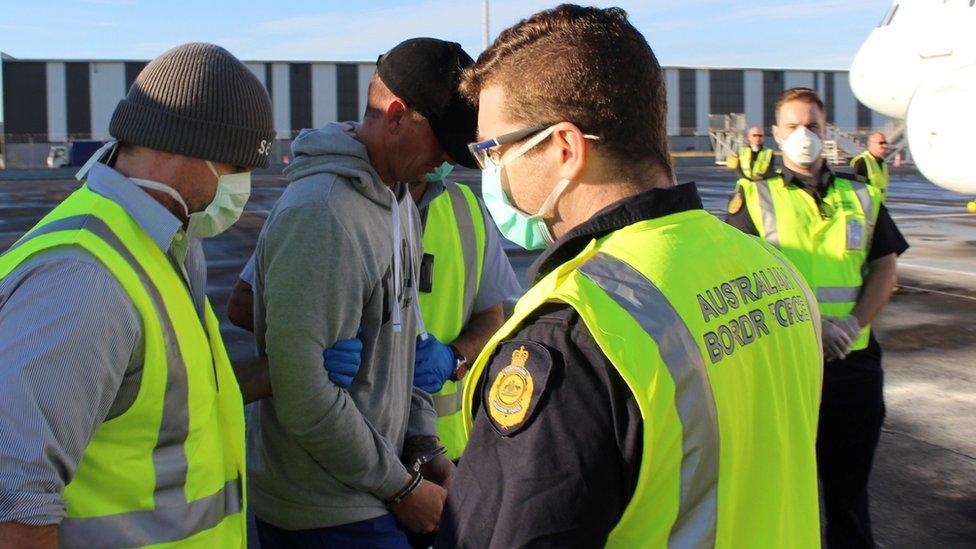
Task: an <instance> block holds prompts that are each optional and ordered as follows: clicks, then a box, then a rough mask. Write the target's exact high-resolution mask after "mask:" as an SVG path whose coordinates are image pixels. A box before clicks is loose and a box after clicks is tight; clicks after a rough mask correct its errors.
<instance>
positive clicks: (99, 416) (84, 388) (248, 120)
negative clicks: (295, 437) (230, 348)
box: [0, 43, 275, 548]
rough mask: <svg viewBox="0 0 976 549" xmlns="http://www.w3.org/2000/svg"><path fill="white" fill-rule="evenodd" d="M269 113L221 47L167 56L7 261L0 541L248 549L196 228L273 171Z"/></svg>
mask: <svg viewBox="0 0 976 549" xmlns="http://www.w3.org/2000/svg"><path fill="white" fill-rule="evenodd" d="M271 113H272V110H271V101H270V100H269V98H268V94H267V92H266V91H265V89H264V87H263V86H262V85H261V83H260V82H259V81H258V80H257V78H255V77H254V75H253V74H252V73H251V71H250V70H248V69H247V67H245V66H244V64H243V63H241V62H240V61H239V60H238V59H237V58H235V57H234V56H233V55H231V54H230V53H228V52H227V51H226V50H224V49H223V48H220V47H217V46H214V45H211V44H202V43H194V44H185V45H182V46H179V47H177V48H174V49H172V50H170V51H168V52H166V53H164V54H163V55H161V56H160V57H158V58H156V59H155V60H153V61H151V62H150V63H149V64H148V65H147V66H146V67H145V68H144V69H143V70H142V71H141V72H140V73H139V75H138V76H137V77H136V79H135V82H134V84H133V85H132V87H131V88H130V89H129V92H128V95H127V96H126V97H125V98H124V99H123V100H122V101H120V102H119V104H118V106H116V108H115V112H114V114H113V115H112V119H111V122H110V125H109V134H110V135H111V136H112V137H113V138H114V139H116V140H118V142H117V143H115V142H110V143H109V144H108V145H106V147H103V148H102V149H101V150H100V151H98V152H97V153H96V154H95V156H94V157H93V158H92V160H91V161H90V162H89V163H88V164H87V165H86V166H85V167H84V168H83V169H82V172H80V173H79V178H84V179H85V183H84V185H83V186H82V187H81V188H80V189H78V190H77V191H75V192H74V193H72V194H71V195H70V196H68V198H66V199H65V200H64V201H63V202H62V203H61V204H60V205H59V206H58V207H56V208H55V209H54V210H53V211H52V212H51V213H49V214H48V215H47V216H45V217H44V218H43V219H42V220H41V221H40V223H38V224H37V225H36V226H35V227H34V228H33V229H31V231H30V232H28V233H27V234H25V235H24V236H23V237H21V239H20V240H18V241H17V242H16V243H15V244H14V245H13V247H11V249H10V250H8V251H7V252H6V253H5V254H4V255H3V256H0V357H2V359H0V494H2V495H0V545H3V546H4V547H32V548H36V547H56V546H61V547H135V546H144V545H155V544H161V543H175V544H186V545H192V546H194V547H204V546H206V547H244V546H245V535H246V521H245V517H244V490H245V486H244V473H245V470H244V459H245V458H244V452H245V449H244V407H243V404H242V400H241V393H240V391H239V388H238V384H237V381H236V380H235V377H234V371H233V370H232V368H231V365H230V362H229V360H228V357H227V353H226V351H225V349H224V344H223V342H222V341H221V336H220V327H219V324H218V321H217V318H216V316H214V312H213V309H212V308H211V305H210V302H209V300H208V299H207V297H206V295H205V293H204V291H205V289H206V277H207V274H206V261H205V259H204V255H203V248H202V246H201V240H203V239H206V238H209V237H213V236H217V235H218V234H220V233H221V232H223V231H225V230H226V229H227V228H228V227H230V226H231V225H233V224H234V222H235V221H237V219H238V217H239V216H240V215H241V211H242V210H243V208H244V204H245V202H247V199H248V196H249V193H250V176H251V170H252V169H254V168H258V167H267V166H268V165H269V161H270V157H269V152H270V148H271V144H272V143H273V140H274V136H275V130H274V119H273V117H272V114H271ZM99 161H100V162H99Z"/></svg>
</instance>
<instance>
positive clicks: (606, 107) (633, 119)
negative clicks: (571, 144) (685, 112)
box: [461, 4, 673, 177]
mask: <svg viewBox="0 0 976 549" xmlns="http://www.w3.org/2000/svg"><path fill="white" fill-rule="evenodd" d="M527 75H530V77H528V78H527V77H526V76H527ZM490 85H500V86H502V88H503V89H504V90H505V92H506V95H507V97H508V100H507V102H506V110H507V114H508V115H509V117H510V118H512V119H513V120H515V121H519V122H524V123H526V124H532V125H535V124H555V123H557V122H562V121H567V122H572V123H573V124H575V125H577V126H578V127H579V128H580V129H581V130H582V131H584V132H586V133H591V134H594V135H597V136H599V137H600V140H599V141H598V142H596V144H595V145H596V146H597V147H598V148H599V149H600V150H602V151H605V152H606V154H608V155H609V156H611V157H612V158H614V159H616V160H620V161H623V162H630V163H636V164H638V166H635V167H639V168H644V167H647V166H648V165H649V164H653V166H654V167H658V168H660V169H662V170H664V171H666V173H667V174H668V175H669V176H671V177H673V168H672V166H671V157H670V155H669V153H668V132H667V94H666V92H665V90H664V72H663V71H662V70H661V65H660V64H659V63H658V61H657V58H656V57H655V56H654V52H653V51H651V47H650V45H648V43H647V40H645V39H644V36H643V35H641V33H640V32H639V31H638V30H637V29H636V28H634V26H633V25H631V24H630V22H629V21H628V20H627V13H626V12H625V11H624V10H622V9H620V8H607V9H600V8H594V7H582V6H577V5H573V4H563V5H560V6H557V7H555V8H553V9H549V10H545V11H541V12H539V13H536V14H535V15H533V16H531V17H529V18H528V19H525V20H523V21H521V22H519V23H518V24H516V25H515V26H513V27H511V28H509V29H506V30H505V31H503V32H502V33H501V34H499V35H498V38H497V39H495V42H494V43H493V44H492V45H491V47H490V48H488V49H487V50H485V51H484V52H483V53H482V54H481V56H480V57H479V58H478V61H477V63H475V65H474V66H473V67H469V68H468V69H467V70H465V73H464V77H463V80H462V83H461V91H462V93H463V94H464V95H465V96H466V97H467V98H468V100H470V101H471V102H473V103H475V104H477V101H478V94H479V93H480V92H481V90H482V89H483V88H485V87H487V86H490ZM626 170H627V167H623V169H622V170H621V173H622V174H624V173H626ZM631 171H633V170H632V169H631ZM636 176H637V177H640V175H639V174H637V175H636ZM644 177H646V175H645V176H644Z"/></svg>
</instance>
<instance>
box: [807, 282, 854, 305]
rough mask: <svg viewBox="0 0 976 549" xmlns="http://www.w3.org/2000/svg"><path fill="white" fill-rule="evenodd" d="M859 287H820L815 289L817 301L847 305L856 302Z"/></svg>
mask: <svg viewBox="0 0 976 549" xmlns="http://www.w3.org/2000/svg"><path fill="white" fill-rule="evenodd" d="M860 294H861V287H860V286H821V287H819V288H817V301H819V302H821V303H849V302H851V301H857V297H858V296H859V295H860Z"/></svg>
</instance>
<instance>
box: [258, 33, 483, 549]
mask: <svg viewBox="0 0 976 549" xmlns="http://www.w3.org/2000/svg"><path fill="white" fill-rule="evenodd" d="M471 64H472V60H471V58H470V57H469V56H468V55H467V54H466V53H465V52H464V51H463V50H462V49H461V47H460V45H458V44H456V43H451V42H444V41H441V40H435V39H430V38H418V39H412V40H408V41H406V42H403V43H402V44H400V45H398V46H397V47H395V48H393V49H392V50H391V51H390V52H388V53H387V54H385V55H384V56H382V57H380V59H379V61H378V63H377V73H376V75H375V76H374V77H373V79H372V81H371V82H370V86H369V93H368V102H369V104H368V107H367V110H366V114H365V117H364V119H363V121H362V123H361V124H358V125H356V124H348V123H343V124H339V123H335V124H328V125H326V126H325V127H323V128H321V129H316V130H305V131H303V132H302V133H301V134H300V135H299V136H298V138H297V139H296V140H295V142H294V144H293V145H292V154H293V157H294V161H293V162H292V163H291V164H290V165H289V166H288V168H287V170H286V174H287V175H288V178H289V179H290V180H291V184H290V185H289V186H288V188H287V189H286V190H285V192H284V194H283V195H282V196H281V198H280V199H279V201H278V203H277V204H276V205H275V207H274V209H273V210H272V212H271V214H270V216H269V218H268V221H267V223H266V224H265V226H264V229H263V230H262V232H261V236H260V238H259V240H258V245H257V250H256V252H255V276H254V329H255V330H254V331H255V335H256V336H257V343H258V349H259V352H261V353H262V354H266V355H267V356H268V362H269V369H270V378H271V390H272V392H273V395H274V397H273V399H265V400H262V401H260V402H259V403H258V404H257V409H256V410H255V412H256V413H255V414H254V415H253V416H252V417H253V419H254V421H253V422H252V423H251V429H252V431H251V432H250V433H249V455H248V459H249V467H250V469H249V470H250V476H249V480H250V481H251V492H250V497H251V499H250V502H251V508H252V509H253V510H254V513H255V515H256V517H257V529H258V534H259V537H260V538H261V542H262V544H264V545H266V546H271V547H276V546H312V545H314V546H320V545H321V544H325V545H335V546H346V545H355V546H359V547H374V546H375V547H398V546H406V544H407V540H406V536H405V534H404V532H403V530H401V527H402V528H406V529H408V530H410V531H413V532H417V533H426V532H430V531H432V530H434V529H435V528H436V527H437V524H438V521H439V518H440V514H441V510H442V507H443V503H444V499H445V497H446V492H445V489H444V486H446V485H447V484H448V482H449V481H450V478H451V474H452V473H453V465H452V464H451V462H450V461H449V460H447V459H446V458H445V457H444V456H443V455H438V454H437V451H436V450H437V449H438V446H439V441H438V438H437V431H436V426H435V419H436V417H435V412H434V409H433V406H432V402H431V397H430V395H428V394H427V393H425V392H423V391H421V390H419V389H414V388H413V373H414V372H413V370H414V354H415V338H416V336H417V334H418V333H421V334H422V333H423V326H422V321H421V319H420V315H419V310H418V308H417V291H418V286H419V284H418V274H419V273H418V271H419V267H420V260H421V229H420V221H419V216H418V213H417V209H416V207H415V205H414V202H413V200H412V198H411V196H410V194H409V192H408V189H407V187H406V185H404V184H403V183H406V182H412V181H419V180H420V179H421V178H423V176H424V175H425V174H427V173H428V172H431V171H433V170H434V169H436V168H437V167H438V166H440V165H441V164H442V163H443V162H452V163H459V164H463V165H467V166H473V165H474V160H473V158H471V156H470V155H469V153H468V151H467V148H466V144H467V142H468V141H470V140H472V139H473V136H474V128H475V125H476V114H475V111H474V110H473V108H472V107H470V106H469V105H468V104H467V103H466V102H465V100H464V99H463V98H461V97H460V95H459V94H458V82H459V79H460V73H461V71H462V70H463V69H464V68H465V67H467V66H469V65H471ZM357 334H358V338H359V339H360V340H361V341H362V344H363V348H362V366H361V369H360V371H359V372H358V374H356V376H355V379H354V381H353V382H352V384H351V385H350V386H349V387H348V389H347V390H343V389H341V388H340V387H339V386H338V385H336V384H335V383H333V381H331V380H330V379H329V377H328V372H327V371H326V370H325V369H323V368H322V353H323V350H324V349H326V348H328V347H331V346H333V345H334V344H335V343H336V342H337V341H339V340H342V339H347V338H354V337H357ZM415 464H416V466H415Z"/></svg>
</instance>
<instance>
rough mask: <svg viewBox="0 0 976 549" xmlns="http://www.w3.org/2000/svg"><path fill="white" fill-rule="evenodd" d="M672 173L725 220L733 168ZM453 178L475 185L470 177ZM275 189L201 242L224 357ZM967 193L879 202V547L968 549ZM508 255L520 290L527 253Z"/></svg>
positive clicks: (38, 213)
mask: <svg viewBox="0 0 976 549" xmlns="http://www.w3.org/2000/svg"><path fill="white" fill-rule="evenodd" d="M63 174H64V172H63V171H59V172H57V173H52V174H51V175H52V176H53V178H51V179H45V178H44V175H43V174H42V175H40V176H37V175H34V176H32V177H34V179H16V180H10V179H8V178H4V177H0V250H6V249H7V247H8V246H9V245H10V244H12V243H13V242H14V241H15V240H16V239H17V238H18V237H19V236H20V235H21V234H23V232H24V231H26V230H27V229H29V228H30V227H31V226H32V225H33V224H34V223H36V221H37V220H38V219H40V218H41V217H42V216H43V215H44V214H45V213H47V212H48V211H49V210H50V209H52V208H53V207H54V206H55V205H56V204H57V203H58V202H59V201H60V200H62V199H63V198H64V197H66V196H67V195H68V194H69V193H70V192H71V191H72V190H73V189H75V188H76V187H77V186H78V182H77V181H74V180H73V179H67V178H64V175H63ZM0 175H2V172H0ZM8 175H9V174H8ZM678 176H679V177H678V179H679V181H682V182H683V181H695V182H696V183H697V184H698V186H699V190H700V192H701V195H702V197H703V199H704V202H705V206H706V208H707V209H708V210H709V211H710V212H712V213H714V214H716V215H723V213H724V209H725V204H726V202H727V201H728V199H729V197H730V195H731V193H732V189H733V182H734V177H732V175H731V172H728V171H726V170H724V169H723V168H718V167H679V169H678ZM25 177H26V176H25ZM452 178H453V179H457V180H460V181H465V182H468V183H471V184H473V186H475V187H477V186H478V185H477V180H478V178H477V173H476V172H473V171H470V170H460V169H459V170H457V171H456V173H455V174H453V175H452ZM285 184H286V181H285V180H284V178H283V177H281V176H277V175H268V174H263V175H256V176H255V177H254V182H253V189H252V195H251V200H250V201H249V202H248V205H247V210H246V211H245V213H244V215H243V216H242V218H241V220H240V221H239V222H238V223H237V224H236V225H235V226H234V227H233V228H231V229H230V230H229V231H227V232H226V233H225V234H223V235H221V236H219V237H217V238H214V239H210V240H208V241H206V242H205V244H204V248H205V251H206V255H207V261H208V283H207V289H208V294H209V295H210V297H211V300H212V301H213V304H214V308H215V310H217V311H218V315H220V316H221V317H222V318H221V331H222V333H223V335H224V339H225V342H226V343H227V346H228V349H229V351H230V354H231V356H232V358H233V357H243V356H247V355H250V354H253V353H254V347H253V338H252V337H251V335H250V334H249V333H247V332H245V331H243V330H240V329H238V328H235V327H233V326H232V325H230V323H229V322H228V321H227V319H226V316H225V315H223V311H225V307H226V303H227V296H228V294H229V292H230V289H231V288H232V287H233V284H234V281H235V280H236V278H237V275H238V273H239V272H240V269H241V267H242V266H243V265H244V263H245V262H246V261H247V258H248V256H249V255H250V253H251V251H252V250H253V248H254V245H255V242H256V240H257V237H258V233H259V231H260V228H261V225H262V224H263V222H264V219H265V218H266V217H267V214H268V211H269V210H270V209H271V207H272V206H273V204H274V202H275V200H276V199H277V198H278V196H279V195H280V194H281V192H282V190H283V189H284V186H285ZM972 198H973V197H970V196H965V195H961V194H957V193H952V192H950V191H945V190H943V189H940V188H939V187H936V186H934V185H932V184H931V183H928V182H927V181H925V180H924V179H923V178H922V177H921V176H919V175H918V174H917V173H916V172H914V171H912V170H909V169H902V170H899V169H895V170H893V174H892V183H891V187H890V190H889V198H888V201H887V206H888V208H889V211H890V213H891V214H892V216H893V218H894V219H895V221H896V223H897V224H898V226H899V227H900V228H901V230H902V232H903V233H904V234H905V236H906V238H907V239H908V241H909V243H910V244H911V246H912V247H911V249H909V250H908V251H907V252H906V253H905V254H904V255H903V256H902V257H901V258H900V259H899V274H900V276H899V290H898V291H897V292H896V293H895V295H894V297H893V298H892V300H891V302H890V303H889V304H888V306H887V307H886V308H885V310H884V311H883V312H882V314H881V316H880V317H879V319H878V320H877V321H876V322H875V324H874V328H875V333H876V334H877V337H878V339H879V340H880V342H881V344H882V347H883V348H884V353H885V355H884V367H885V372H886V382H885V383H886V384H885V399H886V404H887V418H886V420H885V426H884V430H883V432H882V435H881V442H880V445H879V448H878V451H877V457H876V462H875V467H874V471H873V475H872V479H871V505H872V508H871V512H872V520H873V524H874V532H875V537H876V539H877V541H878V544H879V545H880V546H882V547H905V548H915V547H976V328H974V324H976V214H970V213H967V212H966V208H965V206H966V202H967V201H968V200H971V199H972ZM323 245H328V243H323ZM507 251H508V252H509V257H510V258H511V260H512V263H513V266H514V267H515V269H516V271H517V272H518V273H519V276H520V277H521V278H522V280H523V283H526V282H527V281H526V280H525V271H526V269H527V268H528V266H529V265H530V264H531V262H532V260H533V259H534V257H535V254H533V253H527V252H524V251H521V250H516V249H514V247H512V248H508V249H507ZM757 527H761V525H757Z"/></svg>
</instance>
